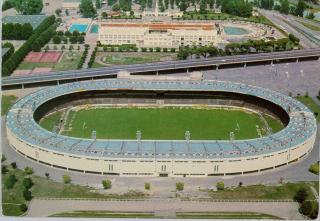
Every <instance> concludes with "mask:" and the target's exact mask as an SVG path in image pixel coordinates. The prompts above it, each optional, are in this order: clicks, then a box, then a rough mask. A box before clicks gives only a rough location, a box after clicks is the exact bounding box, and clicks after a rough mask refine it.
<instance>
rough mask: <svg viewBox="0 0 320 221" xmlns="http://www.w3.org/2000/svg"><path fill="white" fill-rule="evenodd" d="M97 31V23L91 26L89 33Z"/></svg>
mask: <svg viewBox="0 0 320 221" xmlns="http://www.w3.org/2000/svg"><path fill="white" fill-rule="evenodd" d="M98 31H99V25H97V24H94V25H92V26H91V30H90V33H98Z"/></svg>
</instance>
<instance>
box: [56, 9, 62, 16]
mask: <svg viewBox="0 0 320 221" xmlns="http://www.w3.org/2000/svg"><path fill="white" fill-rule="evenodd" d="M61 12H62V11H61V9H60V8H58V9H57V10H55V13H56V15H57V16H60V15H61Z"/></svg>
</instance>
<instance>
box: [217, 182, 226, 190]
mask: <svg viewBox="0 0 320 221" xmlns="http://www.w3.org/2000/svg"><path fill="white" fill-rule="evenodd" d="M216 187H217V190H224V182H222V181H220V182H218V183H217V185H216Z"/></svg>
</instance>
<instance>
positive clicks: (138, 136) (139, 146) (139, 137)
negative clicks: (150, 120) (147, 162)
mask: <svg viewBox="0 0 320 221" xmlns="http://www.w3.org/2000/svg"><path fill="white" fill-rule="evenodd" d="M141 135H142V133H141V131H140V130H138V131H137V133H136V138H137V142H138V150H139V153H141Z"/></svg>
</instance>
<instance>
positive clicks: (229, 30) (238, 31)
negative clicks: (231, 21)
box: [224, 26, 250, 35]
mask: <svg viewBox="0 0 320 221" xmlns="http://www.w3.org/2000/svg"><path fill="white" fill-rule="evenodd" d="M224 32H225V33H226V34H227V35H246V34H249V33H250V31H249V30H247V29H244V28H239V27H233V26H224Z"/></svg>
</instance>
